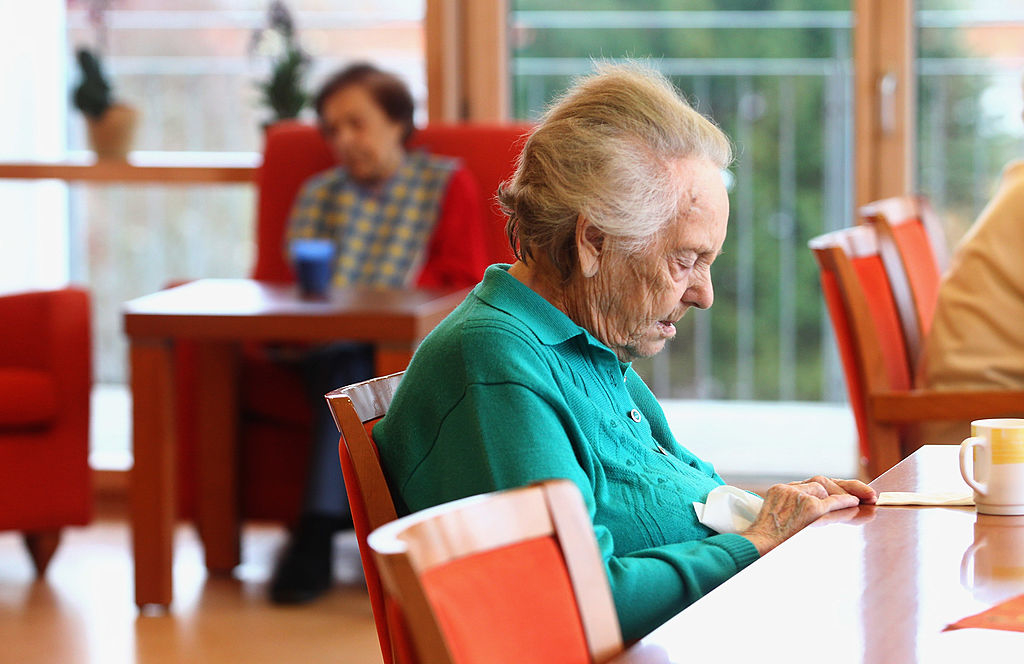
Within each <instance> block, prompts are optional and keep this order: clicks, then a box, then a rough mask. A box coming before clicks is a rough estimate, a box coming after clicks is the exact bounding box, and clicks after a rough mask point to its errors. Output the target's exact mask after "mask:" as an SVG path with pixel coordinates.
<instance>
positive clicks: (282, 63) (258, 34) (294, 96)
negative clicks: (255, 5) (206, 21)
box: [249, 0, 310, 124]
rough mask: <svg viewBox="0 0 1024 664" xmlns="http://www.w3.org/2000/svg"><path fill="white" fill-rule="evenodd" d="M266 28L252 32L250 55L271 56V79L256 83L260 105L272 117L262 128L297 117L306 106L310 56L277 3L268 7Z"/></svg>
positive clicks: (285, 9)
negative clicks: (265, 108)
mask: <svg viewBox="0 0 1024 664" xmlns="http://www.w3.org/2000/svg"><path fill="white" fill-rule="evenodd" d="M267 24H268V25H267V27H266V28H261V29H258V30H256V31H254V32H253V35H252V40H251V42H250V43H249V53H250V55H252V54H260V55H269V56H271V63H270V75H269V76H268V77H267V79H266V80H264V81H259V82H257V87H258V88H259V89H260V91H261V93H262V95H261V97H262V101H263V103H264V104H266V105H267V106H268V107H269V108H270V111H271V113H272V115H271V117H270V119H269V120H268V121H267V122H266V123H265V124H273V123H274V122H277V121H279V120H286V119H289V118H295V117H298V115H299V113H300V112H302V109H303V108H305V107H306V105H307V104H308V103H309V100H310V97H309V93H307V92H306V89H305V78H306V74H307V72H308V70H309V65H310V57H309V54H308V53H306V51H305V50H304V49H303V48H302V46H301V45H300V44H299V39H298V35H297V33H296V31H295V23H294V21H293V20H292V15H291V12H290V11H289V10H288V7H287V5H285V3H284V2H281V1H280V0H275V1H274V2H271V3H270V7H269V9H268V10H267Z"/></svg>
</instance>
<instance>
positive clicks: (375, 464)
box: [326, 372, 404, 663]
mask: <svg viewBox="0 0 1024 664" xmlns="http://www.w3.org/2000/svg"><path fill="white" fill-rule="evenodd" d="M402 373H404V372H399V373H395V374H391V375H390V376H384V377H381V378H373V379H370V380H367V381H363V382H362V383H356V384H355V385H349V386H348V387H342V388H339V389H337V390H334V391H332V392H328V393H327V395H326V398H327V403H328V405H329V406H330V408H331V414H332V415H334V423H335V424H337V425H338V431H340V432H341V440H340V441H339V443H338V457H339V459H340V461H341V474H342V476H343V477H344V479H345V492H346V493H347V494H348V502H349V506H350V508H351V510H352V524H353V526H354V527H355V531H356V540H357V541H358V543H359V558H360V559H361V560H362V563H363V574H364V576H365V577H366V589H367V591H368V592H369V595H370V608H371V609H372V610H373V620H374V623H375V624H376V626H377V638H378V639H379V640H380V652H381V656H382V657H383V658H384V661H385V662H387V663H390V662H393V661H396V658H395V653H394V649H393V647H392V639H393V638H395V635H393V634H392V631H395V626H394V625H392V624H389V620H388V617H387V613H388V610H387V605H386V602H385V597H384V592H383V589H382V588H381V582H380V574H379V573H378V572H377V564H376V563H375V562H374V559H373V555H372V554H371V553H370V550H369V548H368V547H367V544H366V538H367V536H368V535H369V534H370V533H371V532H372V531H373V530H375V529H377V528H379V527H381V526H383V525H384V524H386V523H390V522H392V521H394V520H395V518H396V512H395V504H394V502H393V500H392V498H391V490H390V489H389V488H388V484H387V480H386V479H385V478H384V471H383V470H382V469H381V466H380V455H379V454H378V452H377V445H376V443H374V441H373V435H372V430H373V425H374V424H376V423H377V422H378V421H379V420H380V418H382V417H384V414H385V413H386V412H387V410H388V406H390V405H391V398H392V397H393V396H394V394H395V390H396V389H398V383H399V382H400V381H401V380H402ZM397 629H399V630H400V629H401V627H400V626H399V627H398V628H397Z"/></svg>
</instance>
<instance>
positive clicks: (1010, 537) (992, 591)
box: [960, 514, 1024, 604]
mask: <svg viewBox="0 0 1024 664" xmlns="http://www.w3.org/2000/svg"><path fill="white" fill-rule="evenodd" d="M960 583H961V584H963V586H964V587H965V588H967V589H968V590H970V591H971V594H973V595H974V597H975V598H976V599H979V600H982V601H984V602H988V603H991V604H995V603H998V602H1001V601H1003V600H1004V599H1007V598H1010V597H1013V596H1015V595H1019V594H1021V593H1024V516H989V515H987V514H979V515H978V520H977V521H976V522H975V523H974V543H972V544H971V546H970V547H968V548H967V550H966V551H964V556H963V558H962V559H961V561H960Z"/></svg>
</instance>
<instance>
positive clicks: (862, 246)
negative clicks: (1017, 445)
mask: <svg viewBox="0 0 1024 664" xmlns="http://www.w3.org/2000/svg"><path fill="white" fill-rule="evenodd" d="M809 246H810V248H811V250H812V251H813V252H814V255H815V258H816V259H817V261H818V265H819V267H820V268H821V286H822V291H823V293H824V296H825V303H826V305H827V307H828V312H829V316H830V318H831V320H832V327H833V330H834V331H835V335H836V342H837V344H838V346H839V353H840V357H841V359H842V363H843V370H844V373H845V376H846V387H847V392H848V395H849V399H850V406H851V408H852V410H853V414H854V419H855V420H856V423H857V432H858V437H859V445H860V453H861V463H862V468H863V469H864V470H865V473H866V477H867V478H868V479H872V478H874V477H877V476H878V475H880V474H881V473H883V472H885V471H886V470H888V469H889V468H891V467H892V466H893V465H895V464H896V463H897V462H898V461H900V459H902V458H903V457H905V456H906V455H908V454H910V453H911V452H913V451H914V450H915V449H916V448H917V447H918V446H919V445H920V441H919V440H918V438H917V431H916V427H915V425H916V424H917V423H920V422H923V421H929V420H971V419H978V418H982V417H1006V416H1012V415H1021V414H1024V391H1009V390H1004V391H998V390H986V391H980V390H978V391H935V390H915V389H912V376H911V371H910V367H911V366H913V365H914V364H915V363H916V359H917V358H914V357H911V356H910V354H909V351H908V348H907V345H906V343H905V341H904V337H903V335H902V334H901V330H900V317H899V313H898V309H897V304H896V300H895V298H894V296H893V290H892V286H891V285H890V282H889V277H888V275H887V274H886V270H885V266H884V265H883V262H882V258H881V254H880V248H879V247H880V244H879V238H878V232H877V231H876V228H875V226H873V225H863V226H857V227H854V228H847V229H843V230H839V231H834V232H832V233H828V234H825V235H822V236H819V237H816V238H814V239H812V240H811V241H810V243H809Z"/></svg>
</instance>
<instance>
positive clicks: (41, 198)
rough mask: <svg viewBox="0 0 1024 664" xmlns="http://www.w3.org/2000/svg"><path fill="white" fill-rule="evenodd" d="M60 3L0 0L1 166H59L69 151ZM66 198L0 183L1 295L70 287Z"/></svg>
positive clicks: (31, 185) (58, 192)
mask: <svg viewBox="0 0 1024 664" xmlns="http://www.w3.org/2000/svg"><path fill="white" fill-rule="evenodd" d="M64 6H65V5H64V0H37V1H33V2H21V1H19V0H0V16H3V17H4V20H2V21H0V98H2V99H3V103H0V160H14V159H19V160H22V159H40V160H47V159H59V158H61V157H62V156H63V153H64V150H65V148H66V143H67V140H66V130H65V127H66V116H67V112H68V110H67V107H68V103H67V97H68V92H67V90H68V87H67V86H68V83H67V58H68V55H67V50H66V37H65V17H64ZM68 250H69V246H68V192H67V186H66V185H64V184H63V183H59V182H52V181H47V182H26V181H19V180H0V292H9V291H15V290H24V289H28V288H49V287H55V286H59V285H62V284H64V283H66V282H67V280H68V264H69V262H68V257H69V253H68Z"/></svg>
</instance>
